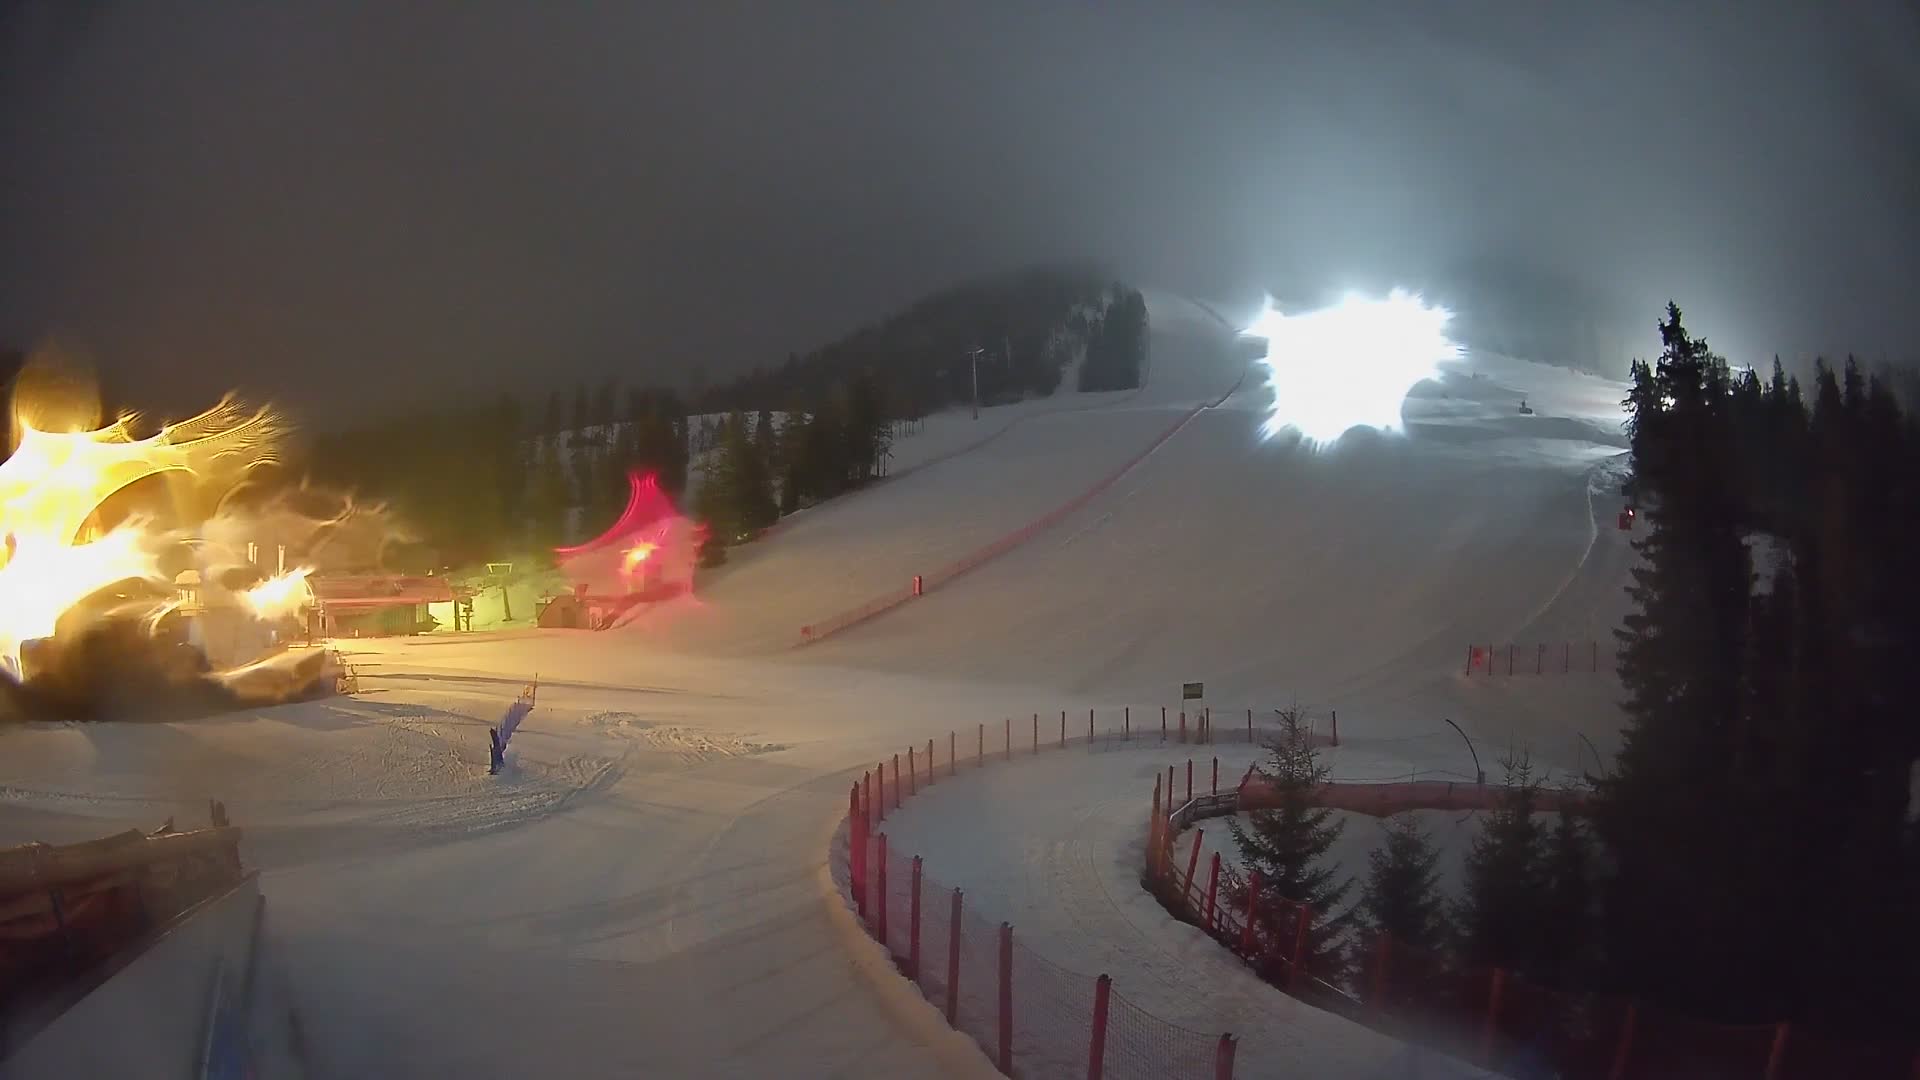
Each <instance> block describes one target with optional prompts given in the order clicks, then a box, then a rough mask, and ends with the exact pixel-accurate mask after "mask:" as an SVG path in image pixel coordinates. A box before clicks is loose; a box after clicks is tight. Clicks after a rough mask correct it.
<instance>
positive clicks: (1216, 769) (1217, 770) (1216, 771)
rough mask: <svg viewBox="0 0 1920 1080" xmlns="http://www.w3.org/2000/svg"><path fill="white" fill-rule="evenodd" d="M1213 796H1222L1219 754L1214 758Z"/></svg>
mask: <svg viewBox="0 0 1920 1080" xmlns="http://www.w3.org/2000/svg"><path fill="white" fill-rule="evenodd" d="M1211 794H1214V795H1218V794H1220V755H1218V754H1215V755H1214V756H1213V791H1212V792H1211Z"/></svg>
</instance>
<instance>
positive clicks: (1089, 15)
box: [0, 0, 1920, 418]
mask: <svg viewBox="0 0 1920 1080" xmlns="http://www.w3.org/2000/svg"><path fill="white" fill-rule="evenodd" d="M1549 9H1551V13H1548V11H1549ZM1603 9H1604V10H1603ZM1682 10H1684V11H1685V12H1686V14H1684V15H1681V14H1678V13H1679V12H1681V11H1682ZM0 12H4V16H3V17H4V20H5V21H4V24H3V25H4V30H3V31H0V33H3V34H4V37H3V38H0V95H4V96H3V97H0V103H3V106H4V107H3V111H0V163H3V164H0V207H3V208H4V209H3V211H0V214H3V216H0V344H11V345H14V346H16V347H30V346H32V345H33V344H34V343H35V342H36V341H39V340H41V339H42V338H43V337H44V336H46V335H49V334H57V335H59V336H60V337H61V338H63V339H64V340H66V341H68V342H72V343H76V344H78V345H81V346H83V347H84V348H85V349H86V350H87V351H88V352H90V353H91V355H92V356H93V358H94V361H95V363H96V364H97V366H98V367H99V368H100V369H101V371H102V372H103V374H104V375H105V377H106V379H107V381H108V383H109V387H110V389H111V390H112V392H113V396H114V397H115V399H116V400H122V401H129V402H132V403H137V404H141V405H146V406H149V407H153V408H158V409H161V410H163V411H164V410H175V411H178V410H181V409H185V408H188V407H190V406H194V405H197V404H201V403H203V402H204V401H205V400H207V399H209V398H211V397H212V396H214V395H216V394H218V393H219V392H220V391H222V390H225V389H227V388H229V387H230V386H235V385H239V386H242V387H244V388H245V389H247V390H248V391H249V392H251V393H254V394H255V395H263V396H271V397H273V398H275V399H276V400H279V401H281V402H283V403H285V404H287V405H289V406H291V407H293V408H294V409H295V410H296V411H298V412H301V413H303V414H306V415H309V416H313V417H319V418H337V417H341V416H344V415H348V414H349V413H350V411H351V409H352V408H353V407H354V406H355V404H356V403H360V404H362V405H364V406H365V407H368V408H373V409H376V410H382V411H387V410H391V409H392V408H393V407H395V406H396V405H397V404H399V403H403V402H409V401H417V400H422V399H426V398H429V397H432V396H435V395H449V396H459V395H464V394H467V393H470V392H473V391H475V390H484V391H488V392H491V391H492V390H494V389H498V388H513V389H520V390H525V391H529V392H543V391H544V388H546V387H548V386H550V385H555V384H559V385H562V386H571V384H572V382H573V380H574V379H576V378H580V377H587V378H591V379H596V380H597V379H599V378H602V377H605V376H607V375H616V376H618V377H619V378H621V379H623V380H626V381H629V382H643V381H648V380H653V379H665V380H671V381H674V382H678V383H681V384H683V385H684V384H686V383H687V382H688V381H689V380H690V379H691V377H692V373H693V372H694V371H701V372H704V373H706V377H707V378H709V379H717V378H721V377H724V376H725V375H727V374H730V373H733V372H737V371H740V370H743V369H745V368H748V367H751V366H752V365H753V364H755V363H761V362H766V363H773V362H778V361H779V360H780V359H782V358H784V356H785V355H786V353H787V352H788V351H789V350H794V351H804V350H805V349H807V348H810V347H813V346H816V345H819V344H821V343H823V342H824V341H827V340H829V339H831V338H833V337H836V336H838V335H840V334H842V333H845V332H846V331H848V330H850V329H852V328H854V327H855V326H857V325H858V324H860V323H862V322H866V321H869V320H873V319H875V318H878V317H880V316H883V315H885V314H887V313H888V312H889V311H891V310H893V309H895V308H897V307H898V306H900V305H902V304H904V303H906V302H909V301H911V300H913V299H915V298H916V297H918V296H920V295H921V294H923V293H925V292H927V291H929V290H931V289H934V288H938V287H940V286H942V285H946V284H949V283H952V282H953V281H955V280H956V279H960V278H964V277H967V276H970V275H975V274H979V273H984V272H991V271H994V270H999V269H1005V268H1009V267H1012V266H1016V265H1021V264H1027V263H1033V262H1040V261H1048V260H1055V259H1076V258H1080V257H1094V258H1099V259H1104V260H1108V261H1109V262H1110V263H1111V265H1113V266H1114V267H1115V269H1116V270H1117V272H1118V273H1120V274H1122V275H1124V276H1126V277H1128V278H1129V279H1131V280H1133V281H1135V282H1138V283H1140V284H1145V285H1155V286H1161V287H1165V288H1168V289H1172V290H1177V291H1185V292H1189V293H1194V294H1199V295H1202V296H1206V297H1210V298H1218V299H1220V300H1224V301H1230V302H1235V303H1242V304H1246V305H1251V304H1252V303H1253V302H1254V301H1256V300H1257V298H1258V296H1259V294H1260V292H1261V291H1263V290H1270V291H1273V292H1275V293H1278V294H1280V295H1282V296H1283V297H1299V298H1303V299H1304V298H1313V297H1317V296H1320V295H1324V294H1325V293H1326V292H1328V291H1329V290H1334V289H1338V288H1340V287H1342V286H1344V285H1348V284H1355V283H1369V284H1376V283H1377V284H1381V285H1385V284H1392V283H1394V282H1396V281H1400V280H1422V281H1426V280H1439V279H1444V277H1445V276H1446V275H1447V274H1448V273H1449V272H1450V271H1451V270H1452V268H1455V267H1458V266H1461V265H1466V264H1477V265H1493V266H1498V267H1502V268H1504V271H1503V272H1506V273H1509V274H1514V275H1519V276H1526V275H1530V274H1534V273H1539V274H1542V275H1548V276H1551V277H1553V278H1554V279H1555V280H1568V281H1576V282H1581V283H1585V285H1586V286H1590V287H1591V288H1592V289H1593V290H1594V293H1595V295H1596V296H1599V295H1604V296H1606V297H1607V298H1608V300H1607V305H1610V306H1605V305H1603V306H1605V309H1606V310H1608V311H1610V312H1618V311H1619V310H1622V309H1624V310H1625V311H1626V312H1628V313H1629V315H1628V316H1626V317H1628V318H1638V319H1639V320H1640V322H1641V323H1643V324H1644V326H1641V325H1639V324H1636V325H1635V326H1634V327H1633V328H1632V329H1633V331H1634V332H1635V333H1640V334H1642V336H1644V337H1645V338H1646V340H1647V341H1648V342H1649V345H1648V346H1647V349H1646V351H1647V352H1648V353H1651V352H1653V351H1654V350H1655V348H1656V347H1657V339H1656V338H1655V335H1654V333H1653V324H1654V321H1655V319H1656V318H1657V316H1658V314H1659V304H1660V303H1662V302H1663V301H1664V300H1665V299H1666V298H1668V297H1669V296H1671V297H1673V298H1675V299H1677V300H1679V301H1680V303H1681V304H1682V306H1683V307H1684V308H1686V309H1687V310H1688V313H1689V322H1690V324H1691V325H1692V326H1693V328H1694V329H1695V330H1696V331H1698V332H1701V333H1704V334H1705V335H1706V336H1707V337H1708V338H1709V339H1710V340H1711V341H1712V342H1713V343H1714V344H1715V345H1716V347H1718V348H1719V349H1720V350H1721V351H1722V352H1724V353H1727V354H1728V355H1729V356H1730V357H1731V358H1733V359H1734V360H1736V361H1738V362H1747V361H1762V360H1764V359H1765V358H1766V357H1768V356H1770V355H1771V354H1772V353H1774V352H1779V353H1782V354H1783V355H1786V356H1788V357H1789V358H1792V357H1796V356H1799V355H1803V354H1807V353H1811V352H1813V351H1816V350H1824V351H1827V352H1830V353H1843V352H1845V351H1847V350H1853V351H1856V352H1859V353H1861V354H1863V355H1864V356H1866V357H1868V358H1869V359H1873V360H1876V361H1877V360H1879V359H1880V358H1881V357H1882V356H1883V355H1884V356H1885V357H1886V358H1888V359H1895V360H1901V359H1910V358H1912V357H1913V356H1914V355H1916V353H1920V303H1916V302H1915V297H1916V296H1920V63H1915V62H1913V59H1912V58H1913V57H1915V56H1920V9H1916V7H1915V6H1913V5H1911V4H1906V5H1894V4H1882V3H1868V2H1848V3H1839V4H1808V3H1779V4H1773V3H1740V4H1732V3H1728V4H1712V3H1691V2H1689V3H1679V4H1675V3H1609V4H1603V5H1580V6H1576V5H1572V4H1548V5H1541V4H1524V3H1514V4H1492V3H1445V4H1441V3H1407V4H1400V5H1394V4H1385V3H1352V4H1346V3H1341V4H1333V3H1313V4H1305V5H1301V6H1300V7H1299V8H1298V9H1288V8H1286V7H1284V6H1283V5H1280V4H1277V3H1265V2H1262V3H1251V2H1250V3H1246V4H1208V5H1202V4H1198V3H1152V4H1123V3H1101V2H1094V0H1074V2H1068V0H1024V2H1018V3H976V2H955V3H948V4H943V5H933V4H927V3H900V4H880V3H874V4H852V3H846V4H842V3H825V2H811V0H809V2H778V0H768V2H763V3H756V4H731V3H722V2H715V0H708V2H700V3H691V4H684V5H667V4H593V5H588V4H571V3H564V4H548V3H533V2H520V3H510V4H479V3H457V4H456V3H421V2H409V3H404V4H381V5H371V4H369V5H358V4H356V5H336V4H326V5H321V4H303V3H271V4H255V3H248V4H218V3H195V4H152V3H88V4H73V3H59V2H49V3H44V4H35V3H25V4H21V3H12V4H8V5H6V6H4V7H0ZM1610 317H1611V316H1610Z"/></svg>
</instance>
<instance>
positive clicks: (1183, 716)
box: [1180, 709, 1187, 742]
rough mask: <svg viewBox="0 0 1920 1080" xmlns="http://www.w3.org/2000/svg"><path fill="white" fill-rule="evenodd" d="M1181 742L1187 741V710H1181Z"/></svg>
mask: <svg viewBox="0 0 1920 1080" xmlns="http://www.w3.org/2000/svg"><path fill="white" fill-rule="evenodd" d="M1180 741H1181V742H1186V741H1187V710H1185V709H1181V710H1180Z"/></svg>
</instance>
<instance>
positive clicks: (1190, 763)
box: [1187, 758, 1193, 802]
mask: <svg viewBox="0 0 1920 1080" xmlns="http://www.w3.org/2000/svg"><path fill="white" fill-rule="evenodd" d="M1187 801H1188V802H1192V801H1193V759H1192V758H1188V759H1187Z"/></svg>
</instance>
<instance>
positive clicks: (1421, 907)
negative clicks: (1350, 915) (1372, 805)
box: [1360, 814, 1447, 951]
mask: <svg viewBox="0 0 1920 1080" xmlns="http://www.w3.org/2000/svg"><path fill="white" fill-rule="evenodd" d="M1382 828H1383V830H1384V832H1383V836H1382V840H1381V843H1380V846H1379V847H1376V848H1374V849H1373V850H1372V851H1371V852H1369V853H1368V854H1367V879H1366V882H1365V883H1364V884H1363V885H1362V886H1361V895H1360V911H1361V913H1362V914H1363V916H1364V917H1365V920H1366V924H1367V927H1368V928H1369V929H1371V930H1373V931H1375V932H1376V933H1381V934H1386V935H1388V936H1389V937H1391V938H1393V939H1394V941H1395V942H1396V943H1397V944H1401V945H1410V946H1412V947H1414V948H1416V949H1425V950H1429V951H1431V950H1435V949H1438V948H1440V947H1441V946H1442V945H1443V944H1444V943H1445V941H1446V935H1447V925H1446V913H1445V907H1444V904H1443V901H1442V899H1441V896H1440V872H1439V865H1440V852H1439V851H1438V850H1437V849H1435V847H1434V846H1433V838H1432V837H1430V836H1428V835H1427V832H1426V830H1425V829H1422V828H1421V827H1420V823H1419V822H1418V821H1417V820H1415V819H1414V818H1413V817H1412V816H1411V815H1408V814H1396V815H1394V816H1393V817H1391V818H1388V819H1387V820H1386V821H1385V822H1383V823H1382Z"/></svg>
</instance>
